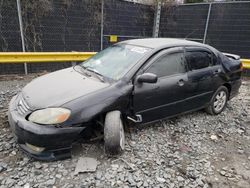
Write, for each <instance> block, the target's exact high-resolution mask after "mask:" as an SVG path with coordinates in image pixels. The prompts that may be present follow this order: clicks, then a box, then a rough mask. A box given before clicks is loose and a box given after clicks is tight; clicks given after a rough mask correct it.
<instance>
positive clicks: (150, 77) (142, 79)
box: [137, 73, 158, 83]
mask: <svg viewBox="0 0 250 188" xmlns="http://www.w3.org/2000/svg"><path fill="white" fill-rule="evenodd" d="M157 80H158V77H157V76H156V75H155V74H153V73H144V74H142V75H139V76H138V77H137V81H138V82H139V83H156V82H157Z"/></svg>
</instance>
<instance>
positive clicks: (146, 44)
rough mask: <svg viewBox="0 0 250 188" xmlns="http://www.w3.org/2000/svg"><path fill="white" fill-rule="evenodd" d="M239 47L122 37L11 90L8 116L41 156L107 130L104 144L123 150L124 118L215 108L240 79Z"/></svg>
mask: <svg viewBox="0 0 250 188" xmlns="http://www.w3.org/2000/svg"><path fill="white" fill-rule="evenodd" d="M241 72H242V65H241V63H240V59H239V57H238V56H236V55H232V54H223V53H221V52H219V51H218V50H216V49H214V48H213V47H211V46H208V45H204V44H200V43H197V42H192V41H187V40H180V39H166V38H165V39H164V38H157V39H156V38H155V39H138V40H128V41H124V42H120V43H117V44H115V45H113V46H111V47H109V48H107V49H105V50H103V51H101V52H99V53H97V54H96V55H95V56H93V57H91V58H90V59H88V60H87V61H85V62H84V63H82V64H79V65H76V66H74V67H71V68H66V69H63V70H60V71H56V72H53V73H50V74H47V75H44V76H41V77H39V78H36V79H35V80H33V81H32V82H30V83H29V84H28V85H27V86H26V87H24V88H23V90H22V91H21V92H20V93H19V94H18V95H16V96H15V97H13V99H12V100H11V102H10V105H9V123H10V125H11V128H12V130H13V132H14V134H15V136H16V138H17V142H18V144H19V145H20V147H21V149H22V150H23V151H25V152H26V153H28V154H30V155H31V156H33V157H34V158H36V159H39V160H56V159H64V158H67V157H70V149H71V147H72V144H73V143H74V142H77V141H79V139H84V138H85V139H89V138H91V136H92V135H93V134H94V132H95V130H97V129H99V130H102V131H103V134H104V148H105V152H106V153H107V154H108V155H110V154H118V153H120V152H121V151H123V150H124V146H125V137H124V127H123V125H124V124H125V123H127V122H134V123H149V122H153V121H157V120H160V119H164V118H169V117H173V116H176V115H179V114H183V113H186V112H191V111H195V110H199V109H205V110H206V111H207V112H208V113H209V114H213V115H217V114H219V113H221V112H222V111H223V109H224V108H225V107H226V104H227V101H228V100H230V99H231V98H233V97H234V96H235V95H236V94H237V93H238V91H239V88H240V85H241Z"/></svg>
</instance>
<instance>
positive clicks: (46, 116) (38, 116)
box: [29, 108, 70, 125]
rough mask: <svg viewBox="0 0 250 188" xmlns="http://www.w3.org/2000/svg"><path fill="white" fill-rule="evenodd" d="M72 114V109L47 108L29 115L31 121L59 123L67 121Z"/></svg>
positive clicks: (46, 123) (45, 123)
mask: <svg viewBox="0 0 250 188" xmlns="http://www.w3.org/2000/svg"><path fill="white" fill-rule="evenodd" d="M69 116H70V110H68V109H65V108H46V109H43V110H37V111H35V112H33V113H32V114H31V115H30V116H29V121H32V122H34V123H38V124H44V125H48V124H52V125H53V124H58V123H63V122H65V121H66V120H67V119H68V118H69Z"/></svg>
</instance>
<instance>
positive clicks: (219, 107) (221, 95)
mask: <svg viewBox="0 0 250 188" xmlns="http://www.w3.org/2000/svg"><path fill="white" fill-rule="evenodd" d="M227 101H228V89H227V88H226V87H225V86H221V87H219V89H218V90H217V91H216V92H215V94H214V96H213V98H212V100H211V102H210V104H209V106H208V107H206V108H205V110H206V112H207V113H209V114H212V115H217V114H220V113H221V112H222V111H223V110H224V108H225V107H226V105H227Z"/></svg>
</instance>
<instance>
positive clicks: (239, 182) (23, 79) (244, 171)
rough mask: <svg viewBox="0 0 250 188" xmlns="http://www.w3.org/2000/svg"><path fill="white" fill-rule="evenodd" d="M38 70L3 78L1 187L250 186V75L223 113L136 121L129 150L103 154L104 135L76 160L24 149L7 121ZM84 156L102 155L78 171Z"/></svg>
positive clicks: (76, 152) (81, 147)
mask: <svg viewBox="0 0 250 188" xmlns="http://www.w3.org/2000/svg"><path fill="white" fill-rule="evenodd" d="M37 76H38V75H36V74H32V75H29V76H0V188H5V187H25V188H29V187H53V188H56V187H63V188H73V187H218V188H223V187H242V188H249V187H250V114H249V112H250V95H249V94H250V81H249V80H247V79H244V81H243V84H242V87H241V89H240V94H239V95H238V96H237V97H235V98H234V99H232V100H231V101H230V102H229V103H228V106H227V108H226V109H225V111H224V112H223V113H221V114H220V115H218V116H211V115H208V114H206V113H205V112H204V111H198V112H194V113H190V114H186V115H182V116H178V117H176V118H172V119H169V120H166V121H160V122H157V123H154V124H150V125H134V126H130V127H129V128H128V130H127V131H126V146H125V152H124V153H123V154H122V155H121V156H118V157H116V158H109V157H107V156H105V155H104V152H103V141H96V142H93V143H88V144H80V143H78V144H75V145H74V146H73V155H72V158H71V159H67V160H63V161H56V162H49V163H48V162H40V161H35V160H33V159H31V158H29V157H28V156H27V155H25V154H24V153H22V152H21V151H20V150H19V147H18V145H17V144H16V142H15V140H14V138H13V135H12V133H11V131H10V128H9V125H8V122H7V115H6V112H7V108H8V103H9V100H10V99H11V97H12V96H14V95H15V94H17V93H18V92H19V91H20V90H21V88H22V87H24V86H25V85H26V84H27V83H28V82H30V81H31V80H32V79H33V78H35V77H37ZM80 157H93V158H96V159H97V160H98V166H97V170H96V171H95V172H93V173H81V174H78V175H75V174H74V170H75V166H76V163H77V161H78V159H79V158H80Z"/></svg>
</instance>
